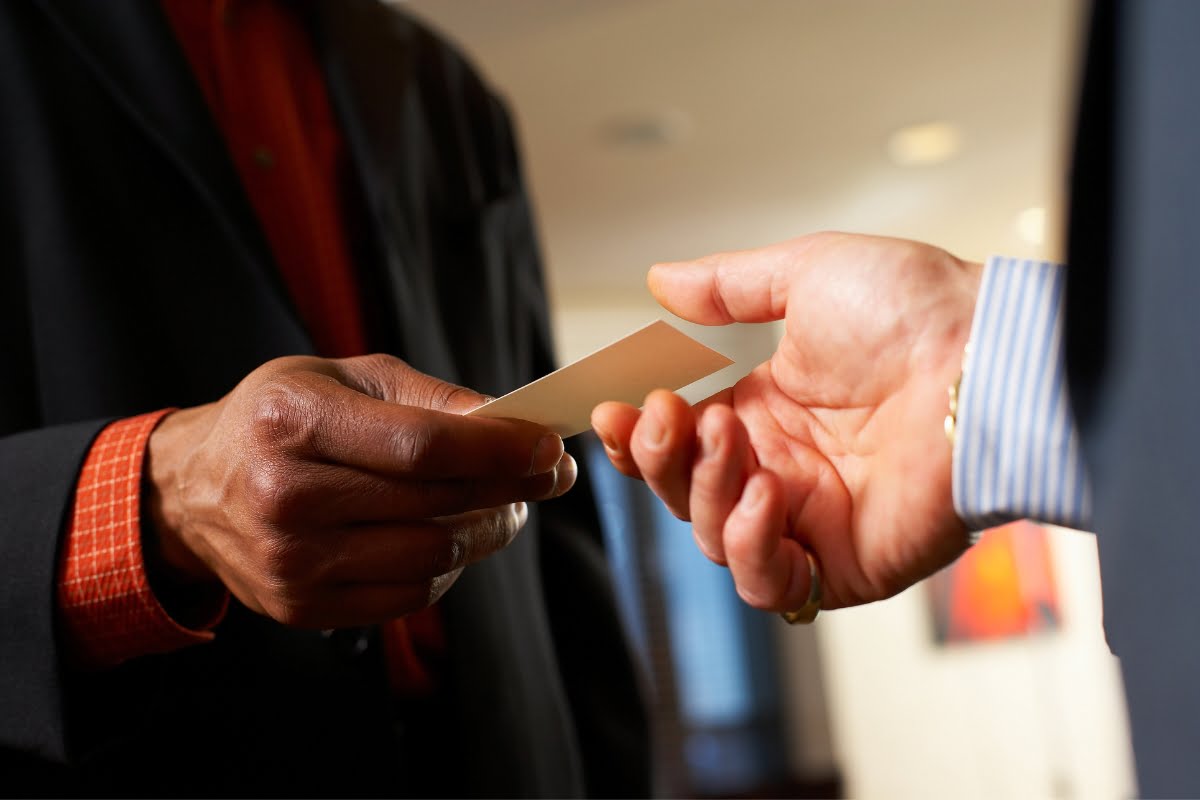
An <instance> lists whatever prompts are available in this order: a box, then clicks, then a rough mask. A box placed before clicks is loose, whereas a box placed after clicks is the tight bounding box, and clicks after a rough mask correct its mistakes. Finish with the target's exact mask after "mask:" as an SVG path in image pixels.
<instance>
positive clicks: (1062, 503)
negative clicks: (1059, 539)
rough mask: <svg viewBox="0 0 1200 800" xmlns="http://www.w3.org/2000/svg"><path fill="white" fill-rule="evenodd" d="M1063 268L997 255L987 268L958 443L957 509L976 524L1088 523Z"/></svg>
mask: <svg viewBox="0 0 1200 800" xmlns="http://www.w3.org/2000/svg"><path fill="white" fill-rule="evenodd" d="M1065 270H1066V268H1065V267H1064V266H1062V265H1060V264H1053V263H1050V262H1045V261H1029V260H1018V259H1012V258H1004V257H999V256H994V257H992V258H990V259H989V260H988V262H987V264H986V265H985V267H984V273H983V283H982V285H981V287H980V291H979V299H978V301H977V304H976V307H975V317H974V320H973V321H972V324H971V338H970V342H971V343H970V345H969V347H968V353H967V356H966V359H965V363H964V367H963V378H962V384H961V387H960V389H959V401H958V402H959V405H958V413H957V425H956V431H957V433H956V436H955V442H954V466H953V470H954V475H953V486H954V508H955V511H957V512H958V515H959V517H961V518H962V520H963V521H964V522H965V523H966V524H967V527H968V528H969V529H971V530H973V531H979V530H983V529H985V528H990V527H994V526H996V525H1000V524H1003V523H1005V522H1010V521H1012V520H1016V519H1026V518H1028V519H1035V520H1039V521H1041V522H1049V523H1053V524H1057V525H1065V526H1068V527H1072V528H1086V527H1087V526H1088V524H1089V522H1090V517H1091V506H1092V501H1091V489H1090V486H1089V484H1088V478H1087V472H1086V467H1085V464H1084V463H1083V459H1082V456H1081V453H1080V450H1079V434H1078V432H1077V431H1076V429H1075V421H1074V417H1073V415H1072V413H1071V403H1070V398H1069V397H1068V394H1067V375H1066V368H1065V364H1064V358H1063V356H1064V353H1063V325H1062V316H1063V308H1064V303H1063V299H1064V298H1063V285H1064V283H1065V281H1066V272H1065Z"/></svg>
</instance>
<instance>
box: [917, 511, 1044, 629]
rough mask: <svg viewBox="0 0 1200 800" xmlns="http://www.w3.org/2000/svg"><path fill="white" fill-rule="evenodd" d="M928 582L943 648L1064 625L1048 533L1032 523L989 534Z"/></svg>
mask: <svg viewBox="0 0 1200 800" xmlns="http://www.w3.org/2000/svg"><path fill="white" fill-rule="evenodd" d="M926 584H927V590H928V593H929V600H930V610H931V613H932V616H933V630H934V636H935V638H936V640H937V642H938V643H939V644H946V645H952V644H959V643H967V642H980V641H994V640H999V639H1007V638H1012V637H1019V636H1028V635H1031V634H1037V633H1042V632H1045V631H1052V630H1056V629H1057V628H1058V627H1059V625H1060V624H1061V608H1060V605H1059V598H1058V590H1057V587H1056V585H1055V580H1054V568H1053V562H1052V560H1051V556H1050V541H1049V533H1048V532H1047V531H1046V529H1045V528H1042V527H1041V526H1039V525H1036V524H1034V523H1032V522H1014V523H1011V524H1008V525H1004V526H1002V527H999V528H992V529H991V530H988V531H985V532H984V533H983V536H982V538H981V539H980V540H979V542H977V543H976V544H975V546H974V547H972V548H971V549H970V550H968V551H967V552H966V553H964V554H963V555H962V557H961V558H959V559H958V561H956V562H954V563H953V564H951V565H950V566H949V567H947V568H946V569H944V570H942V571H941V572H939V573H937V574H936V575H934V576H933V577H932V578H930V579H929V580H928V581H926Z"/></svg>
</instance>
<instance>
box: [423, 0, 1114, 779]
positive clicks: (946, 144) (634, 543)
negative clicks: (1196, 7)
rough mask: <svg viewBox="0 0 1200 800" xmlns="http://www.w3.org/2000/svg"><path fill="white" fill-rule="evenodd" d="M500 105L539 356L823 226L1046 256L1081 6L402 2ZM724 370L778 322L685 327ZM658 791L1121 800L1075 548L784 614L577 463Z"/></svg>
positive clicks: (1105, 686) (989, 0)
mask: <svg viewBox="0 0 1200 800" xmlns="http://www.w3.org/2000/svg"><path fill="white" fill-rule="evenodd" d="M403 5H404V6H405V7H406V8H408V9H409V10H410V11H412V12H413V13H414V14H416V15H417V16H420V17H422V18H424V19H425V20H426V21H428V22H429V23H430V24H431V25H433V26H434V27H435V28H437V29H439V30H441V31H442V32H443V33H444V34H445V35H447V36H448V37H449V38H450V39H452V40H454V41H456V42H458V44H459V45H460V46H461V47H462V48H463V49H464V50H465V51H466V52H467V53H468V54H469V55H470V56H471V57H472V58H473V60H474V61H475V62H476V63H477V65H478V66H479V67H480V68H481V69H482V71H483V72H484V74H485V75H487V76H488V78H489V79H490V81H491V82H492V84H493V85H494V86H495V87H496V88H497V89H498V90H499V91H500V92H501V93H502V94H503V95H504V96H505V97H506V98H507V99H508V101H509V103H510V105H511V108H512V110H513V112H514V114H515V116H516V119H517V123H518V127H519V131H520V134H521V140H522V149H523V152H524V157H525V162H526V171H527V174H528V177H529V179H530V182H531V185H532V191H533V194H534V200H535V202H536V205H537V210H538V214H539V218H540V223H541V235H542V241H543V245H544V248H545V255H546V261H547V266H548V270H549V275H548V281H549V287H550V294H551V300H552V305H553V307H554V309H555V317H554V323H555V329H556V330H555V333H556V337H557V346H558V356H559V359H560V361H561V362H562V363H566V362H568V361H571V360H573V359H576V358H578V357H580V356H582V355H585V354H586V353H588V352H590V351H591V350H593V349H595V348H596V347H599V346H601V345H603V344H606V343H607V342H609V341H611V340H612V339H614V338H617V337H618V336H621V335H623V334H625V333H627V332H629V331H630V330H632V329H634V328H636V327H638V326H640V325H642V324H644V323H646V322H648V321H650V320H653V319H655V318H660V317H661V318H669V315H667V314H665V313H664V312H662V311H661V309H659V308H658V307H657V306H656V305H655V304H654V302H653V300H652V299H651V298H650V296H649V294H648V292H647V291H646V289H645V283H644V276H645V272H646V269H647V267H648V266H649V265H650V264H651V263H653V262H655V261H660V260H671V259H682V258H689V257H693V256H699V255H703V254H705V253H708V252H712V251H716V250H728V249H738V248H745V247H753V246H756V245H761V244H766V243H770V242H774V241H778V240H781V239H786V238H790V237H793V236H796V235H799V234H802V233H806V232H810V231H815V230H821V229H841V230H852V231H863V232H872V233H881V234H890V235H895V236H902V237H908V238H916V239H922V240H925V241H929V242H933V243H936V244H938V245H941V246H943V247H945V248H946V249H948V250H951V251H953V252H955V253H956V254H958V255H960V256H964V257H968V258H972V259H976V260H983V259H985V258H986V257H987V256H988V255H989V254H992V253H1003V254H1006V255H1015V256H1031V257H1049V258H1061V256H1062V252H1061V248H1062V236H1061V219H1062V211H1063V202H1064V197H1063V186H1064V177H1065V173H1066V163H1065V157H1066V155H1067V153H1068V147H1069V138H1070V132H1071V120H1072V116H1073V112H1074V89H1075V82H1076V77H1077V69H1078V62H1079V53H1078V46H1079V40H1080V34H1081V26H1082V24H1083V22H1084V21H1085V20H1084V17H1085V16H1086V5H1085V3H1084V2H1082V0H1004V1H1003V2H995V0H905V1H904V2H898V1H897V0H505V2H496V0H455V1H454V2H445V1H444V0H442V2H438V0H408V2H404V3H403ZM673 322H675V324H679V325H680V327H683V328H684V329H685V330H687V331H688V332H689V333H692V334H693V335H694V336H696V337H697V338H699V339H701V340H702V341H705V342H707V343H708V344H710V345H711V346H713V347H715V348H716V349H718V350H720V351H721V352H723V353H725V354H726V355H728V356H730V357H731V358H734V359H736V360H737V364H736V365H735V366H733V367H730V368H729V369H728V370H725V371H723V372H722V373H719V374H718V375H717V376H714V377H713V378H710V379H708V380H706V381H704V382H702V383H701V384H698V385H695V386H693V387H689V389H688V390H686V391H685V395H686V396H688V397H689V399H693V400H694V399H699V398H700V397H703V396H705V395H707V394H709V393H710V392H712V391H714V390H716V389H717V388H721V387H723V386H725V385H728V384H729V383H731V382H733V381H734V380H736V379H737V378H738V377H739V376H740V375H741V374H744V373H745V372H747V371H749V369H750V368H751V367H752V366H753V365H754V364H756V363H758V362H759V361H761V360H763V359H764V358H765V357H766V355H767V354H769V353H770V352H771V350H772V349H773V347H774V343H775V341H776V338H777V336H778V333H779V331H778V328H777V326H774V325H761V326H732V327H729V328H716V329H702V328H697V327H696V326H689V325H686V324H683V323H680V322H679V321H678V320H673ZM586 468H587V469H588V471H589V473H590V474H591V476H592V478H593V480H595V481H596V483H597V486H598V489H599V491H600V495H601V498H602V512H603V516H604V521H605V525H606V533H607V536H608V540H609V545H610V550H611V553H612V555H613V558H614V562H615V565H616V572H617V579H618V581H619V584H620V590H621V599H622V603H623V611H624V613H625V615H626V622H627V624H628V626H629V630H630V635H631V638H632V639H633V641H634V642H635V645H636V647H637V650H638V654H639V656H640V658H641V659H642V663H643V667H644V672H645V675H646V680H647V692H648V694H649V695H650V696H651V698H652V702H653V711H654V719H655V726H656V727H655V733H656V741H657V748H658V753H657V765H658V773H659V774H658V791H659V793H660V794H661V795H664V796H700V797H788V796H792V797H827V796H850V797H858V798H871V797H887V798H902V797H921V798H928V797H963V796H968V797H983V798H993V797H994V798H1010V797H1012V798H1031V797H1055V798H1070V797H1089V798H1091V797H1126V796H1131V795H1133V794H1135V792H1136V787H1135V786H1134V778H1133V770H1132V762H1131V755H1130V750H1129V743H1128V734H1127V730H1126V722H1125V717H1124V701H1123V697H1122V693H1121V686H1120V676H1119V665H1118V664H1117V662H1116V660H1115V659H1114V658H1113V657H1112V656H1111V655H1110V654H1109V652H1108V649H1107V647H1106V645H1105V643H1104V639H1103V633H1102V630H1101V627H1100V621H1101V618H1100V614H1101V612H1100V600H1099V578H1098V571H1097V565H1096V551H1095V544H1094V542H1093V540H1092V538H1091V537H1090V536H1089V535H1088V534H1084V533H1079V532H1075V531H1066V530H1061V529H1041V528H1036V527H1034V526H1027V525H1018V526H1013V527H1012V528H1011V529H1005V530H1002V531H999V532H995V533H989V534H988V535H987V537H985V539H984V542H983V543H982V544H981V545H980V546H977V547H976V548H975V549H973V550H972V552H971V553H970V554H969V557H968V558H964V559H962V560H960V561H959V562H958V563H957V564H956V565H955V566H954V567H952V568H951V569H950V570H948V571H947V573H944V574H942V575H939V576H937V577H936V578H935V579H934V580H932V581H929V582H926V583H925V584H922V585H919V586H916V587H914V588H912V589H911V590H909V591H907V592H905V593H903V594H902V595H900V596H898V597H895V598H893V599H892V600H889V601H887V602H884V603H879V604H876V605H874V606H870V607H866V608H859V609H850V610H843V611H837V612H833V613H828V614H823V615H822V616H821V618H820V619H819V620H818V622H817V623H816V624H815V625H813V626H811V627H796V628H789V627H788V626H786V625H785V624H783V623H782V622H781V621H780V620H778V619H777V618H776V617H774V616H772V615H768V614H762V613H759V612H755V611H752V610H750V609H747V608H745V607H744V606H742V605H741V603H740V602H739V601H738V599H737V597H736V595H735V593H734V591H733V589H732V585H731V583H730V581H729V579H728V576H727V575H726V573H725V571H724V570H722V569H720V568H717V567H715V566H713V565H711V564H709V563H708V562H707V561H705V560H704V559H703V558H702V557H701V556H700V555H699V553H698V552H697V551H696V549H695V547H694V545H693V544H692V539H691V535H690V531H689V529H688V526H687V525H686V524H684V523H681V522H678V521H677V520H675V519H674V518H672V517H671V516H670V515H669V514H667V513H666V512H664V511H662V510H661V509H660V508H659V506H658V505H657V503H656V502H654V501H653V498H652V497H650V496H648V495H647V494H646V492H645V491H644V489H643V488H642V487H640V486H639V485H637V484H634V483H633V482H630V481H626V480H625V479H623V478H621V477H620V476H617V475H616V474H615V473H614V472H613V471H612V470H611V469H610V468H609V467H608V466H607V463H606V462H605V460H604V459H603V457H602V456H598V457H596V458H593V459H591V461H590V463H589V464H588V465H587V467H586Z"/></svg>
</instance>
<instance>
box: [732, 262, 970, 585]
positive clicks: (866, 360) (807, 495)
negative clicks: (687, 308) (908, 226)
mask: <svg viewBox="0 0 1200 800" xmlns="http://www.w3.org/2000/svg"><path fill="white" fill-rule="evenodd" d="M881 242H883V243H885V244H887V245H888V247H887V249H886V250H883V249H881V248H880V246H879V245H880V243H881ZM821 244H825V246H826V247H827V248H828V255H827V256H826V257H825V259H824V260H823V267H824V268H823V269H822V270H821V271H820V272H816V271H811V272H808V273H803V274H802V275H801V276H800V277H799V279H798V280H793V281H792V282H791V283H790V285H789V287H788V290H787V301H786V333H785V335H784V338H783V339H782V341H781V342H780V344H779V346H778V348H777V350H776V352H775V353H774V354H773V355H772V357H771V359H770V360H769V361H767V362H766V363H764V364H761V365H760V366H759V367H758V368H756V369H755V370H754V371H753V372H751V373H750V374H749V375H747V376H746V377H745V378H743V379H742V380H741V381H739V382H738V383H737V384H736V385H735V386H734V387H733V388H732V391H731V392H730V394H729V398H728V400H729V402H730V403H731V405H732V408H733V410H734V412H735V413H736V415H737V416H738V418H739V419H741V421H742V423H743V424H744V425H745V427H746V431H747V433H748V436H749V440H750V445H751V448H752V450H753V452H754V455H755V457H756V458H757V460H758V463H759V464H760V465H761V466H762V467H765V468H766V469H768V470H770V471H772V472H773V473H775V474H776V475H777V476H778V477H779V478H780V479H781V482H782V486H783V489H784V496H785V501H786V507H787V511H786V533H787V535H791V536H792V537H794V538H797V539H799V540H800V541H801V542H802V543H804V544H807V545H808V546H810V547H811V548H812V549H813V550H814V551H815V552H817V553H818V554H819V556H820V558H821V561H822V563H823V566H824V570H825V573H826V599H827V602H826V606H827V607H837V606H841V605H853V604H856V603H861V602H866V601H870V600H876V599H881V598H883V597H888V596H890V595H892V594H895V593H896V592H897V591H900V590H901V589H903V588H905V587H907V586H908V585H910V584H912V583H913V582H914V581H916V580H919V579H920V578H923V577H925V576H927V575H929V574H931V573H932V572H934V571H936V570H937V569H939V568H940V567H942V566H944V565H945V564H947V563H949V562H950V561H952V560H953V559H954V558H955V557H957V556H958V554H959V553H960V552H961V551H962V549H963V548H964V547H965V546H966V537H965V531H964V529H963V527H962V524H961V522H960V521H959V520H958V519H957V517H956V516H955V515H954V514H953V513H952V511H951V512H950V513H947V512H948V510H950V509H952V500H951V484H950V475H951V471H950V460H951V447H950V445H949V443H948V442H947V441H946V438H945V435H944V433H943V430H942V417H943V416H944V414H945V411H946V387H947V386H948V385H949V384H950V383H951V382H952V381H953V380H954V377H955V376H956V375H957V373H958V370H959V369H960V365H961V357H962V348H963V345H964V343H965V341H966V338H967V335H968V333H969V329H970V323H971V312H972V310H973V302H967V303H964V302H963V295H964V293H969V294H970V296H971V297H973V293H974V284H973V281H974V280H975V276H974V274H973V271H972V270H971V269H970V265H964V264H962V263H961V262H959V261H958V260H957V259H954V258H953V257H951V256H950V255H949V254H947V253H945V252H943V251H941V250H937V249H935V248H930V247H924V246H919V245H913V244H912V243H902V245H901V243H895V242H894V241H892V240H866V242H865V244H864V243H862V242H861V240H857V239H856V240H852V242H851V247H850V248H847V247H846V246H845V242H843V241H837V240H834V241H832V242H829V243H827V244H826V243H819V244H818V245H817V246H818V247H819V246H821ZM881 255H882V256H883V257H881ZM963 267H966V269H963ZM964 279H965V280H964ZM831 284H832V285H831ZM714 399H715V398H714Z"/></svg>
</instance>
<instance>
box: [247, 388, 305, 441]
mask: <svg viewBox="0 0 1200 800" xmlns="http://www.w3.org/2000/svg"><path fill="white" fill-rule="evenodd" d="M318 412H319V401H318V398H317V395H316V392H314V391H313V390H312V389H311V388H310V387H307V386H303V385H302V384H300V383H299V382H297V381H295V380H289V379H280V380H276V381H273V382H272V383H270V384H268V385H266V386H264V387H263V388H262V389H261V390H260V391H259V395H258V397H257V399H256V402H255V404H254V409H253V412H252V416H251V420H250V427H251V431H252V436H253V439H254V440H255V441H256V442H259V443H261V444H265V445H267V446H268V447H272V448H284V447H297V446H301V447H302V446H304V445H307V444H310V443H311V442H312V441H313V440H314V439H315V438H316V432H317V420H318V418H319V413H318Z"/></svg>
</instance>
